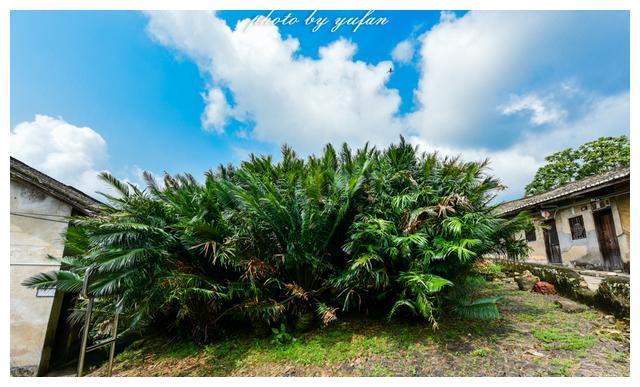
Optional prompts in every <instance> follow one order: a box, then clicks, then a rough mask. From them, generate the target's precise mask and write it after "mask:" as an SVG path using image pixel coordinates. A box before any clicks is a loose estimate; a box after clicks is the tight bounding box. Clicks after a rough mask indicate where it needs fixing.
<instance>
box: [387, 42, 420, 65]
mask: <svg viewBox="0 0 640 387" xmlns="http://www.w3.org/2000/svg"><path fill="white" fill-rule="evenodd" d="M414 52H415V49H414V47H413V42H412V41H411V40H403V41H402V42H400V43H398V44H397V45H396V46H395V47H394V48H393V51H391V57H392V58H393V60H394V61H396V62H399V63H404V64H406V63H411V60H412V59H413V54H414Z"/></svg>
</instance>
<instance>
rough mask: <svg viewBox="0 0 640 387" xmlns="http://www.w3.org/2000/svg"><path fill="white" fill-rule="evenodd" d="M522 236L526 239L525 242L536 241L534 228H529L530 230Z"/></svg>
mask: <svg viewBox="0 0 640 387" xmlns="http://www.w3.org/2000/svg"><path fill="white" fill-rule="evenodd" d="M524 235H525V237H526V238H527V242H535V240H536V229H535V227H531V229H529V230H527V231H525V232H524Z"/></svg>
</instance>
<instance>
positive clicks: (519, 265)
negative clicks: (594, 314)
mask: <svg viewBox="0 0 640 387" xmlns="http://www.w3.org/2000/svg"><path fill="white" fill-rule="evenodd" d="M499 263H500V265H501V266H502V268H503V271H505V272H506V273H507V274H508V275H514V273H522V272H524V271H525V270H528V271H530V272H531V274H533V275H535V276H536V277H538V278H540V280H541V281H546V282H549V283H551V284H553V285H554V286H555V288H556V290H557V291H558V293H560V294H561V295H563V296H565V297H567V298H571V299H573V300H576V301H578V302H581V303H584V304H587V305H590V306H593V307H596V308H598V309H600V310H603V311H605V312H607V313H611V314H613V315H615V316H616V317H618V318H629V315H630V281H629V278H628V277H618V276H615V277H613V276H612V277H606V278H604V279H603V280H602V282H601V283H600V286H599V287H598V290H597V291H595V292H593V291H591V290H590V289H589V288H588V286H587V284H586V282H585V281H584V279H583V278H582V276H581V275H580V274H579V273H578V272H576V271H575V270H573V269H569V268H566V267H562V266H551V265H542V264H536V263H528V262H513V261H505V260H500V261H499Z"/></svg>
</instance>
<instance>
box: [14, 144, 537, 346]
mask: <svg viewBox="0 0 640 387" xmlns="http://www.w3.org/2000/svg"><path fill="white" fill-rule="evenodd" d="M486 168H487V162H486V161H485V162H463V161H461V160H460V159H458V158H441V157H439V156H438V155H437V154H435V153H434V154H424V153H423V154H419V153H418V150H417V148H416V147H413V146H412V145H410V144H408V143H406V142H405V140H404V139H402V138H401V140H400V143H399V144H397V145H392V146H390V147H388V148H386V149H384V150H377V149H375V148H370V147H368V146H365V147H363V148H361V149H358V150H356V151H355V152H354V151H352V150H351V149H350V148H349V147H348V146H347V145H346V144H345V145H343V147H342V149H341V150H340V151H339V152H337V151H336V150H335V149H334V148H333V147H332V146H331V145H327V146H326V147H325V149H324V151H323V153H322V155H321V156H320V157H317V156H310V157H308V158H306V159H303V158H301V157H298V156H297V155H296V153H295V152H294V151H293V150H292V149H291V148H289V147H287V146H284V147H283V149H282V157H281V160H280V161H278V162H275V161H274V160H273V159H272V158H271V157H270V156H255V155H251V156H250V158H249V160H247V161H245V162H242V163H241V164H240V165H239V166H238V167H233V166H228V167H222V166H220V167H219V168H218V169H217V170H216V171H209V172H207V173H206V175H205V179H204V182H202V183H201V182H198V181H197V180H196V179H195V178H194V177H193V176H191V175H188V174H183V175H177V176H169V175H166V174H165V176H164V179H163V181H162V182H157V181H156V180H155V179H154V177H153V176H151V175H150V174H148V173H145V175H144V176H145V180H146V183H147V186H146V188H144V189H140V188H138V187H137V186H135V185H132V184H125V183H123V182H121V181H119V180H117V179H116V178H114V177H113V176H111V175H109V174H107V173H103V174H102V175H101V177H102V179H104V180H105V181H106V182H108V183H110V184H111V185H112V186H113V187H114V189H115V191H116V192H117V194H114V195H108V194H103V195H104V197H105V198H106V200H105V201H106V202H107V204H104V205H103V206H102V208H101V209H100V212H99V215H97V216H94V217H76V218H73V219H72V220H71V226H70V227H69V229H68V232H67V236H66V239H67V251H70V252H72V254H73V256H65V257H62V258H60V260H61V262H62V266H61V270H60V271H57V272H48V273H42V274H39V275H37V276H34V277H32V278H30V279H28V280H26V281H25V282H24V284H25V285H26V286H31V287H42V288H47V287H49V288H50V287H55V288H57V289H58V290H60V291H66V292H76V293H77V292H79V291H80V290H81V287H82V282H83V276H84V275H85V272H86V271H87V269H89V271H90V273H91V282H90V288H89V291H90V293H91V294H93V295H95V296H96V297H97V300H98V302H97V304H96V307H94V310H95V311H96V313H97V314H98V315H101V314H102V316H103V317H105V318H107V317H108V315H109V314H110V313H112V311H113V308H114V305H116V304H118V305H121V306H122V308H123V310H122V315H121V316H123V317H121V319H122V320H124V322H125V324H126V330H125V331H126V332H131V331H137V330H139V329H142V328H145V327H146V328H148V327H156V328H157V327H160V328H161V329H164V330H166V331H167V332H172V333H176V334H183V335H189V336H191V337H192V338H193V339H195V340H198V341H204V340H208V339H209V338H210V337H212V336H215V335H216V334H217V333H218V332H221V331H222V330H223V329H224V327H225V326H227V327H228V326H238V325H239V324H240V325H242V324H245V326H253V327H254V328H264V329H266V328H269V327H270V326H279V325H280V324H281V323H283V322H284V323H286V324H287V325H288V326H289V327H293V328H296V329H301V330H302V329H307V328H309V327H311V326H313V325H327V324H330V323H331V322H332V321H333V320H336V319H337V318H338V317H339V315H340V314H341V313H346V312H354V313H368V314H373V315H383V316H387V317H388V318H392V317H393V316H396V315H405V316H408V315H412V316H416V317H417V318H420V319H424V320H425V321H427V322H429V323H430V324H433V326H437V320H438V318H439V316H441V315H442V314H443V313H447V312H457V313H460V314H462V315H463V316H467V317H478V318H492V317H495V316H496V313H497V309H496V308H495V301H496V300H495V299H490V298H482V299H478V298H474V297H473V296H472V292H469V291H468V289H469V288H470V283H472V282H473V281H472V280H470V278H471V274H470V273H471V270H472V267H473V264H474V262H476V260H478V259H480V258H481V257H483V256H485V255H487V254H508V255H510V256H516V255H523V254H526V253H527V246H526V242H524V241H522V240H517V239H514V238H513V235H514V234H515V233H517V232H518V231H520V230H523V229H525V228H526V227H528V224H529V220H528V218H527V217H526V216H525V215H524V214H522V215H519V216H517V217H515V218H512V219H501V218H500V217H498V216H497V215H496V214H495V211H494V210H495V206H494V205H492V204H491V201H492V199H493V198H494V196H495V193H496V192H497V191H498V190H500V189H501V188H502V186H501V185H500V183H499V181H498V180H497V179H495V178H493V177H491V176H489V175H487V173H486ZM82 309H83V301H82V300H79V301H78V303H77V305H76V310H75V312H74V313H72V315H71V316H72V318H74V319H76V320H77V321H80V320H81V319H82V313H81V311H82Z"/></svg>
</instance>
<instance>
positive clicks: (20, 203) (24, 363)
mask: <svg viewBox="0 0 640 387" xmlns="http://www.w3.org/2000/svg"><path fill="white" fill-rule="evenodd" d="M10 197H11V204H10V209H11V234H10V238H11V243H10V244H11V252H10V275H11V280H10V281H11V283H10V287H11V296H10V303H11V306H10V310H11V313H10V321H11V322H10V326H11V333H10V335H11V339H10V341H11V345H10V346H11V350H10V357H11V370H12V373H20V374H25V373H36V372H37V370H38V368H39V367H40V366H41V359H42V358H43V355H44V358H45V362H46V359H47V357H48V354H47V351H49V350H50V348H47V350H44V349H45V337H46V335H47V325H48V323H49V320H50V316H52V315H53V316H54V318H55V316H57V314H58V312H59V311H58V310H56V308H59V305H56V304H54V298H53V297H36V291H35V290H34V289H28V288H25V287H24V286H22V285H21V282H22V281H23V280H24V279H25V278H27V277H30V276H32V275H34V274H37V273H40V272H43V271H50V270H57V269H58V268H59V266H58V265H57V264H56V262H55V261H52V260H50V259H49V258H48V255H51V256H57V257H59V256H61V255H62V252H63V250H64V241H63V237H62V235H63V234H64V232H65V231H66V229H67V222H66V221H65V220H64V219H63V218H62V217H64V216H69V215H70V214H71V207H70V206H69V205H68V204H66V203H63V202H61V201H60V200H58V199H56V198H54V197H52V196H49V195H47V194H45V193H44V192H43V191H41V190H40V189H38V188H37V187H34V186H31V185H29V184H26V183H23V182H19V181H14V180H11V187H10ZM29 214H31V215H29ZM25 215H26V216H25ZM43 215H53V216H43ZM40 218H48V219H50V220H43V219H40ZM53 327H55V324H53ZM50 333H52V332H50ZM43 350H44V352H43Z"/></svg>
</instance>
